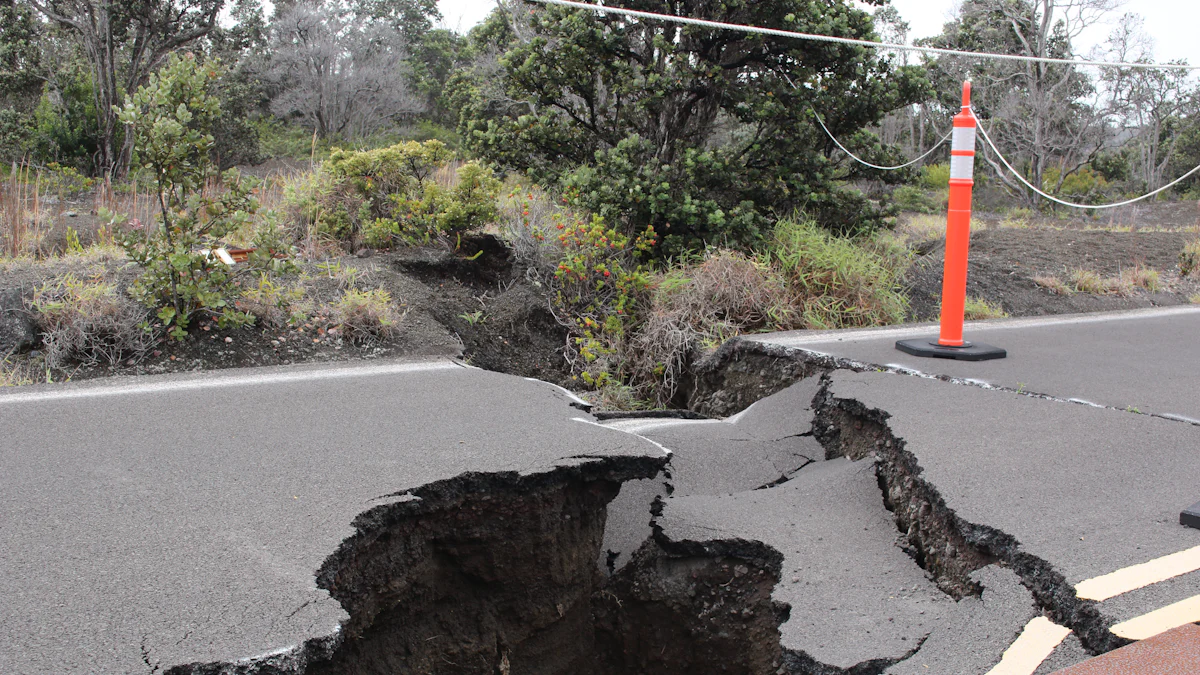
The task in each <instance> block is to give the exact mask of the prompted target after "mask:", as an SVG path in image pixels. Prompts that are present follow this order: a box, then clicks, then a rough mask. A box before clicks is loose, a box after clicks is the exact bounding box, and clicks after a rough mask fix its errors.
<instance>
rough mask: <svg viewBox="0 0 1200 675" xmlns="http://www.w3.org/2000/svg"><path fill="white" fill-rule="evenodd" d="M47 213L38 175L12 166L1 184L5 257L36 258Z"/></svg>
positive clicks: (1, 234) (1, 240)
mask: <svg viewBox="0 0 1200 675" xmlns="http://www.w3.org/2000/svg"><path fill="white" fill-rule="evenodd" d="M48 229H49V228H48V227H46V214H45V213H44V212H43V202H42V198H41V172H40V171H38V172H37V173H36V174H35V173H33V172H32V170H31V169H30V168H29V167H28V166H18V165H16V164H14V165H13V168H12V172H11V174H10V175H9V177H8V178H7V179H6V180H4V181H3V182H0V246H2V252H3V254H4V256H6V257H10V258H20V257H23V256H33V257H37V256H39V255H40V254H41V252H42V243H43V241H44V240H45V237H46V232H47V230H48Z"/></svg>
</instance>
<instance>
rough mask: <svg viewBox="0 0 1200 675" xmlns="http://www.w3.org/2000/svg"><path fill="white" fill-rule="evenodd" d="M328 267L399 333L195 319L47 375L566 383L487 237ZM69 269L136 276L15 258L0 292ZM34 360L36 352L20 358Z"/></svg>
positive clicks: (505, 258)
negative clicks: (405, 361)
mask: <svg viewBox="0 0 1200 675" xmlns="http://www.w3.org/2000/svg"><path fill="white" fill-rule="evenodd" d="M476 254H478V256H476ZM472 258H473V259H472ZM328 262H334V263H337V264H338V265H340V266H341V267H342V268H347V267H354V268H356V269H358V270H359V271H360V272H361V276H360V277H359V279H360V281H359V282H358V285H359V286H360V287H362V288H367V289H369V288H383V289H385V290H387V291H388V292H389V293H391V295H392V297H393V299H394V300H395V301H396V302H397V304H398V305H399V309H400V311H402V312H403V313H404V315H403V318H402V320H401V322H400V327H399V330H398V331H397V332H396V335H395V336H393V337H390V338H387V339H383V340H381V341H379V342H378V343H376V344H370V345H356V344H353V343H351V342H349V341H347V340H345V339H344V338H342V337H341V336H339V335H337V332H336V331H333V332H330V329H331V328H334V327H335V326H334V322H333V320H332V318H331V317H329V316H326V315H324V314H317V315H315V316H312V317H310V320H309V321H307V322H305V323H304V324H301V325H298V326H286V327H267V326H256V327H250V328H241V329H228V330H223V329H220V328H218V327H217V326H216V324H215V323H209V322H205V321H201V322H198V323H197V324H196V325H194V326H193V329H192V330H191V331H190V333H189V335H188V336H187V338H186V339H184V340H182V341H175V340H169V339H166V338H162V339H160V340H159V342H158V344H157V346H156V347H155V348H154V349H153V350H152V351H151V352H150V353H149V354H147V355H146V357H145V358H144V359H142V360H140V361H137V360H128V361H124V362H121V363H118V364H98V365H78V366H75V367H72V368H70V369H65V370H62V371H54V372H52V373H51V375H52V377H53V379H54V380H55V381H62V380H66V379H76V380H78V379H90V378H94V377H107V376H124V375H144V374H158V373H172V372H187V371H202V370H211V369H219V368H237V367H256V366H272V365H284V364H291V363H303V362H338V361H355V360H360V359H374V358H395V357H415V356H452V357H462V358H464V359H465V360H466V361H467V362H469V363H471V364H472V365H476V366H479V367H482V368H486V369H490V370H498V371H502V372H508V373H514V374H519V375H524V376H527V377H536V378H538V379H542V380H546V381H549V382H554V383H556V384H567V383H569V382H570V368H569V366H568V364H567V362H566V360H565V358H564V357H563V350H564V347H565V345H566V333H565V331H564V330H563V328H562V327H561V326H559V324H558V322H557V321H556V320H555V319H554V316H553V314H552V313H551V312H550V310H549V307H548V305H547V304H546V301H545V298H544V297H543V294H542V293H540V292H539V289H538V288H537V287H536V286H535V285H534V282H532V281H530V280H529V278H528V277H527V275H526V273H525V270H524V269H522V268H518V267H516V266H514V265H513V262H512V260H511V256H510V254H509V252H508V250H507V249H506V248H505V247H504V246H503V245H502V244H500V242H499V241H498V240H497V239H495V238H494V237H491V236H490V235H484V236H480V237H475V238H471V239H464V240H463V241H462V243H461V245H460V247H459V250H458V251H453V250H450V249H448V248H447V247H444V246H430V247H425V248H415V249H405V250H402V251H398V252H387V253H376V254H372V255H370V256H369V257H365V258H358V257H355V256H347V257H345V258H342V259H339V260H336V261H327V263H328ZM304 268H305V271H306V272H307V273H308V274H309V275H310V276H311V277H312V281H311V282H309V283H308V284H307V287H308V288H309V292H310V296H317V299H319V300H321V301H323V302H331V301H333V300H336V298H337V297H338V296H339V294H340V292H341V289H340V286H339V283H338V281H337V280H336V279H335V278H333V277H332V276H331V275H330V273H329V271H328V269H322V268H321V267H319V266H318V265H317V264H305V265H304ZM68 272H69V273H73V274H75V275H77V276H80V277H83V278H89V277H93V276H103V277H106V278H109V279H115V280H116V281H117V282H118V284H119V285H121V286H122V287H125V286H127V285H128V283H130V282H131V281H132V280H133V278H134V277H135V274H136V272H135V270H133V269H130V268H129V267H127V266H126V265H125V264H124V263H123V262H117V261H88V260H81V259H77V258H70V257H68V258H63V259H61V260H59V261H55V262H53V263H21V262H16V263H10V264H8V265H6V266H5V267H0V290H4V289H18V290H19V291H20V295H21V296H23V297H24V298H25V299H26V300H27V299H28V298H29V297H30V296H31V295H32V293H33V291H34V289H36V288H37V287H38V286H39V285H41V284H43V283H45V282H47V281H49V280H51V279H53V278H55V277H56V276H59V275H61V274H65V273H68ZM2 356H3V354H0V357H2ZM38 357H39V353H38V350H37V349H34V350H33V351H32V352H28V353H25V354H21V355H17V356H16V358H20V359H33V360H36V359H37V358H38Z"/></svg>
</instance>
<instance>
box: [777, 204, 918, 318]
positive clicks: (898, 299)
mask: <svg viewBox="0 0 1200 675" xmlns="http://www.w3.org/2000/svg"><path fill="white" fill-rule="evenodd" d="M762 257H763V260H764V261H765V262H767V263H768V264H769V265H770V266H771V267H772V268H774V269H776V270H778V271H779V273H780V274H782V275H783V278H784V280H785V281H786V283H787V285H788V289H789V291H790V293H791V296H792V305H793V306H794V307H795V308H796V310H797V311H798V312H799V313H800V315H801V316H802V317H803V319H804V323H805V325H806V326H807V327H808V328H817V329H830V328H859V327H867V326H882V325H887V324H893V323H899V322H901V321H903V320H904V317H905V314H906V313H907V311H908V299H907V298H906V297H905V296H904V294H903V293H902V292H901V290H900V282H901V278H902V276H903V274H904V271H905V270H904V269H902V267H903V266H900V265H897V264H896V263H895V261H894V260H891V261H890V260H889V257H887V256H884V255H880V254H879V253H878V252H875V251H872V250H870V249H868V248H866V247H864V246H863V245H862V243H861V242H859V241H855V240H853V239H848V238H844V237H837V236H834V235H831V234H829V233H828V232H827V231H826V230H824V229H822V228H821V227H819V226H818V225H817V224H816V223H813V222H812V221H806V220H785V221H782V222H780V223H779V225H778V226H776V228H775V232H774V234H773V236H772V238H771V240H770V243H769V245H768V247H767V249H766V250H765V252H764V253H763V255H762Z"/></svg>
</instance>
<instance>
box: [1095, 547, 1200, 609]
mask: <svg viewBox="0 0 1200 675" xmlns="http://www.w3.org/2000/svg"><path fill="white" fill-rule="evenodd" d="M1196 570H1200V546H1197V547H1195V548H1189V549H1188V550H1186V551H1180V552H1179V553H1172V554H1171V555H1165V556H1163V557H1161V558H1155V559H1154V560H1151V561H1150V562H1144V563H1142V564H1140V565H1133V566H1130V567H1126V568H1124V569H1119V570H1117V571H1116V572H1113V573H1112V574H1105V575H1104V576H1100V577H1095V578H1093V579H1088V580H1086V581H1081V582H1079V583H1078V584H1076V586H1075V595H1077V596H1079V597H1080V598H1083V599H1084V600H1096V601H1102V600H1107V599H1109V598H1111V597H1115V596H1118V595H1121V594H1122V593H1128V592H1129V591H1133V590H1137V589H1139V588H1143V587H1145V586H1149V585H1151V584H1157V583H1158V582H1160V581H1166V580H1167V579H1170V578H1172V577H1177V576H1179V575H1181V574H1187V573H1188V572H1195V571H1196Z"/></svg>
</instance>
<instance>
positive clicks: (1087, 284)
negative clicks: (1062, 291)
mask: <svg viewBox="0 0 1200 675" xmlns="http://www.w3.org/2000/svg"><path fill="white" fill-rule="evenodd" d="M1068 281H1069V282H1070V284H1071V286H1072V287H1073V288H1074V289H1075V290H1076V291H1077V292H1079V293H1088V294H1090V295H1123V294H1124V293H1125V292H1126V290H1127V289H1126V286H1125V285H1124V284H1123V283H1122V281H1121V279H1119V278H1114V277H1108V278H1105V277H1102V276H1100V273H1099V272H1096V271H1094V270H1087V269H1083V268H1079V269H1074V270H1071V274H1070V276H1069V277H1068Z"/></svg>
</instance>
